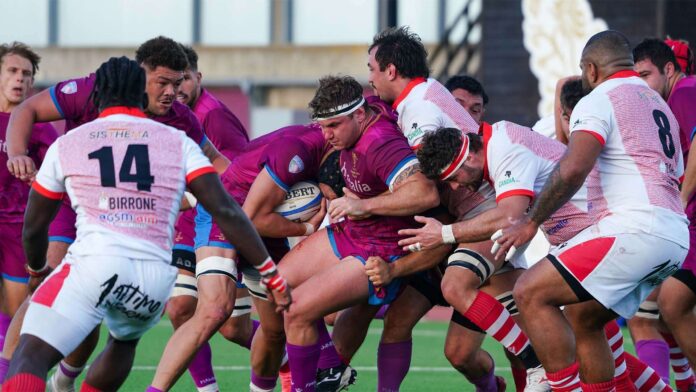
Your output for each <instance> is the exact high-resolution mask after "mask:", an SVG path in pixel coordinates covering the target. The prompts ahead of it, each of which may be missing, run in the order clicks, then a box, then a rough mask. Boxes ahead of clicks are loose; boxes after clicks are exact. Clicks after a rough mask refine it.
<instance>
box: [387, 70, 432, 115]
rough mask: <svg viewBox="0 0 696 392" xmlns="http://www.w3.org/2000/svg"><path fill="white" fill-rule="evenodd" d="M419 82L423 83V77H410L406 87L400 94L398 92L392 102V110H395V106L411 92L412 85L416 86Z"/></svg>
mask: <svg viewBox="0 0 696 392" xmlns="http://www.w3.org/2000/svg"><path fill="white" fill-rule="evenodd" d="M421 83H425V78H413V79H411V81H410V82H408V84H407V85H406V88H405V89H404V91H402V92H401V94H399V96H398V97H396V100H395V101H394V103H393V104H392V108H394V110H396V108H397V106H399V104H400V103H401V101H403V100H404V99H406V97H407V96H408V94H409V93H410V92H411V90H413V88H414V87H416V86H418V85H419V84H421Z"/></svg>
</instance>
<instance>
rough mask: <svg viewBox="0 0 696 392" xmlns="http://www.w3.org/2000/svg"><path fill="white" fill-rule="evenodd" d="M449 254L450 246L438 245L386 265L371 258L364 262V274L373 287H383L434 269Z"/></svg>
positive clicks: (374, 257) (381, 260) (375, 258)
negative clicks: (396, 280)
mask: <svg viewBox="0 0 696 392" xmlns="http://www.w3.org/2000/svg"><path fill="white" fill-rule="evenodd" d="M451 252H452V246H451V245H440V246H436V247H433V248H431V249H426V250H423V251H421V252H413V253H411V254H408V255H406V256H404V257H402V258H400V259H398V260H395V261H393V262H391V263H387V262H386V261H384V259H382V258H381V257H379V256H373V257H370V258H368V259H367V261H366V262H365V273H366V274H367V277H368V278H369V279H370V281H371V282H372V284H374V285H375V286H385V285H388V284H389V283H391V282H392V280H394V279H396V278H403V277H406V276H410V275H413V274H415V273H418V272H421V271H427V270H429V269H431V268H434V267H435V266H437V265H438V264H439V263H440V262H441V261H442V260H444V258H445V257H447V255H448V254H450V253H451Z"/></svg>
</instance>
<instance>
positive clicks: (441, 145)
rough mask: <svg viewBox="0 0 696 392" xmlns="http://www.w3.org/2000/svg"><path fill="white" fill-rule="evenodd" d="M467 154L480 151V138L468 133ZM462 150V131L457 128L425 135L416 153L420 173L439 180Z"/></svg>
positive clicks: (444, 129) (481, 145)
mask: <svg viewBox="0 0 696 392" xmlns="http://www.w3.org/2000/svg"><path fill="white" fill-rule="evenodd" d="M467 136H468V137H469V153H472V152H478V151H481V149H482V148H483V141H482V140H481V136H479V135H477V134H474V133H469V134H467ZM461 148H462V131H460V130H459V129H457V128H440V129H438V130H437V131H435V132H429V133H426V134H425V136H424V137H423V141H422V142H421V146H420V148H419V149H418V151H417V152H416V156H417V157H418V162H420V165H421V171H422V172H423V174H424V175H425V176H426V177H428V178H430V179H434V180H436V179H439V178H440V172H441V171H442V170H443V169H444V168H446V167H447V165H449V164H450V163H452V161H453V160H454V158H456V157H457V154H459V150H460V149H461Z"/></svg>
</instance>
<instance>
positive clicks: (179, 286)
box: [172, 274, 198, 298]
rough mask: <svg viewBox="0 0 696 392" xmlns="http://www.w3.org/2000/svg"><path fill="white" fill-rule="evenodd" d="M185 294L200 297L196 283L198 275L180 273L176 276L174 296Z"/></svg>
mask: <svg viewBox="0 0 696 392" xmlns="http://www.w3.org/2000/svg"><path fill="white" fill-rule="evenodd" d="M183 295H189V296H191V297H194V298H198V288H197V285H196V277H195V276H189V275H184V274H179V275H177V276H176V282H174V290H172V297H180V296H183Z"/></svg>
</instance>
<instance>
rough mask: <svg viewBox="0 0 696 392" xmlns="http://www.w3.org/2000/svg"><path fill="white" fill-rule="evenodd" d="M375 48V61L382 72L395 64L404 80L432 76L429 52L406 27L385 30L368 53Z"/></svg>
mask: <svg viewBox="0 0 696 392" xmlns="http://www.w3.org/2000/svg"><path fill="white" fill-rule="evenodd" d="M373 48H377V51H376V52H375V60H377V63H378V64H379V70H380V71H384V69H385V68H386V67H387V66H388V65H389V64H394V66H395V67H396V71H397V72H398V73H399V75H401V76H402V77H404V78H417V77H423V78H427V77H428V76H430V69H429V68H428V51H427V50H425V47H424V46H423V42H421V39H420V37H419V36H418V35H417V34H416V33H412V32H411V31H410V30H409V29H408V27H406V26H402V27H398V28H396V27H390V28H388V29H386V30H383V31H382V32H381V33H379V34H377V35H376V36H375V37H374V38H373V39H372V45H370V47H369V48H368V49H367V52H368V53H369V52H370V51H372V49H373Z"/></svg>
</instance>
